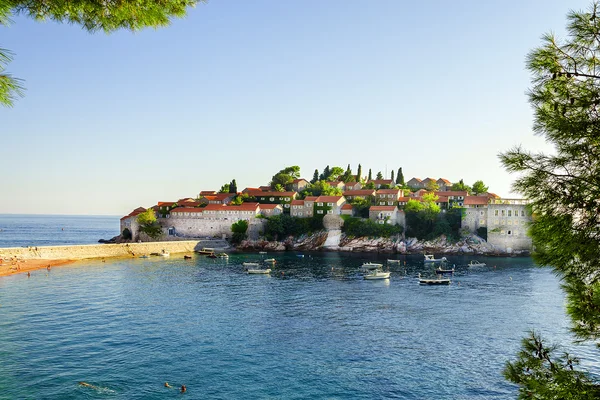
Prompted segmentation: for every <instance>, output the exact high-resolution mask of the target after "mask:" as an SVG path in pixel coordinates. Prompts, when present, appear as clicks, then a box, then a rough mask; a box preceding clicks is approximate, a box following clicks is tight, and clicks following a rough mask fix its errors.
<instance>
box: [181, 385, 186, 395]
mask: <svg viewBox="0 0 600 400" xmlns="http://www.w3.org/2000/svg"><path fill="white" fill-rule="evenodd" d="M186 390H187V388H186V387H185V385H181V393H185V391H186Z"/></svg>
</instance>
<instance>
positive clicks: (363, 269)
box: [360, 262, 383, 272]
mask: <svg viewBox="0 0 600 400" xmlns="http://www.w3.org/2000/svg"><path fill="white" fill-rule="evenodd" d="M382 267H383V264H377V263H372V262H368V263H364V264H363V265H361V266H360V271H361V272H369V271H373V270H377V269H381V268H382Z"/></svg>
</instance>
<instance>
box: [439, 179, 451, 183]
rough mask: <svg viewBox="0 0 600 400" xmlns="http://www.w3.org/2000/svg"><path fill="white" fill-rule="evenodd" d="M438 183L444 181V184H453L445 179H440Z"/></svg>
mask: <svg viewBox="0 0 600 400" xmlns="http://www.w3.org/2000/svg"><path fill="white" fill-rule="evenodd" d="M438 181H442V182H444V183H446V184H451V183H452V182H450V181H449V180H448V179H444V178H440V179H438Z"/></svg>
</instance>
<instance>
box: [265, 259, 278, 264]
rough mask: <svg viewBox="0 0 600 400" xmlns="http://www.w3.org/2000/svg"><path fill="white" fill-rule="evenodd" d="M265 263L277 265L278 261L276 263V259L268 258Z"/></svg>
mask: <svg viewBox="0 0 600 400" xmlns="http://www.w3.org/2000/svg"><path fill="white" fill-rule="evenodd" d="M265 262H266V263H276V262H277V261H275V259H274V258H267V259H266V260H265Z"/></svg>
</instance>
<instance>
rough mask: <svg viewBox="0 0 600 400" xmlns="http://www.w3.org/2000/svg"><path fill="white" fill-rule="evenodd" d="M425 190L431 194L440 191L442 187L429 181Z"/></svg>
mask: <svg viewBox="0 0 600 400" xmlns="http://www.w3.org/2000/svg"><path fill="white" fill-rule="evenodd" d="M425 189H427V190H429V191H430V192H437V191H438V190H440V185H438V184H437V182H436V181H427V185H425Z"/></svg>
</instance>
